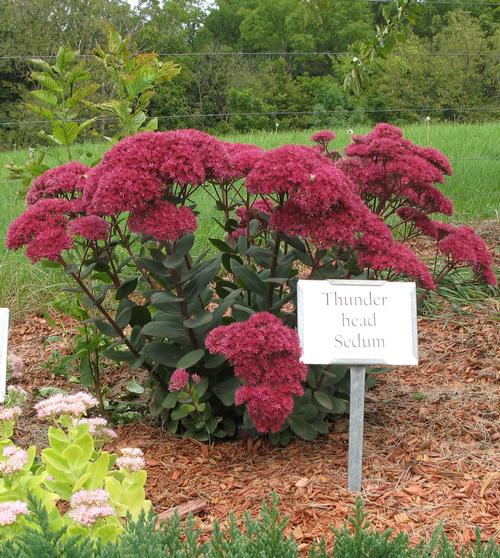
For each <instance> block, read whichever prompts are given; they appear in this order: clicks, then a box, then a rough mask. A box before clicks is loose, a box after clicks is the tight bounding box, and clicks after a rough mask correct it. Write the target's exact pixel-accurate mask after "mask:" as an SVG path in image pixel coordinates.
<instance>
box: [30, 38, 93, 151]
mask: <svg viewBox="0 0 500 558" xmlns="http://www.w3.org/2000/svg"><path fill="white" fill-rule="evenodd" d="M78 55H79V53H78V52H77V51H74V50H72V49H70V48H68V47H60V48H59V50H58V52H57V55H56V58H55V62H54V64H49V63H48V62H47V61H45V60H41V59H33V60H31V63H32V64H33V65H34V66H35V67H36V68H37V70H36V71H33V72H31V79H33V80H34V81H35V82H36V83H37V86H38V87H37V88H36V89H34V90H32V91H30V98H31V100H30V102H28V104H27V106H28V108H29V109H30V110H31V111H33V112H34V113H35V114H37V115H38V116H40V117H41V118H43V119H44V120H46V121H47V122H48V123H49V124H50V129H51V132H50V133H48V134H47V133H45V132H42V134H43V136H44V137H47V139H49V140H50V141H51V142H52V143H54V144H56V145H61V146H63V147H65V148H66V149H67V151H68V157H69V158H71V146H72V145H74V144H75V143H76V142H77V141H78V140H79V137H80V136H81V134H82V133H83V132H84V130H86V129H87V128H88V127H89V126H91V125H92V124H93V123H94V121H95V118H89V119H86V120H85V119H84V120H83V121H79V119H80V118H81V116H82V107H83V106H84V105H83V101H85V100H86V99H88V98H89V97H90V96H91V95H93V94H94V93H95V92H96V91H97V89H98V87H99V85H98V84H97V83H93V82H92V81H90V72H89V71H88V69H87V68H86V67H85V63H84V62H83V61H81V60H80V61H79V60H78Z"/></svg>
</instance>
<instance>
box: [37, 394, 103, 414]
mask: <svg viewBox="0 0 500 558" xmlns="http://www.w3.org/2000/svg"><path fill="white" fill-rule="evenodd" d="M97 404H98V402H97V399H96V398H95V397H93V396H92V395H90V394H88V393H86V392H84V391H79V392H77V393H74V394H71V395H65V394H63V393H58V394H56V395H53V396H52V397H49V398H48V399H44V400H43V401H40V403H37V404H36V405H35V409H36V412H37V416H38V418H45V417H56V416H60V415H70V416H73V417H81V416H82V415H84V414H85V413H86V412H87V410H88V409H90V408H92V407H96V406H97Z"/></svg>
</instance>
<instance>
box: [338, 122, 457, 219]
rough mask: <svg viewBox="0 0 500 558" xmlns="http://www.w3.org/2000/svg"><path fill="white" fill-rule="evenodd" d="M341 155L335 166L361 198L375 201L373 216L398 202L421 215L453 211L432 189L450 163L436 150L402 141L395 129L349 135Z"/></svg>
mask: <svg viewBox="0 0 500 558" xmlns="http://www.w3.org/2000/svg"><path fill="white" fill-rule="evenodd" d="M345 155H346V156H347V159H344V160H341V161H339V162H338V166H339V167H340V168H342V170H343V171H344V172H345V173H346V174H348V175H349V176H350V177H351V178H352V179H353V180H354V181H355V183H356V184H357V185H358V187H359V191H360V194H361V196H362V197H363V199H366V200H367V201H370V200H372V199H375V200H376V203H374V204H373V208H374V210H375V211H376V213H377V214H380V215H383V214H384V213H385V211H386V210H389V209H391V208H392V207H393V206H394V204H395V203H397V202H400V201H401V199H405V200H406V201H407V204H408V205H409V206H411V207H415V208H417V209H420V210H422V211H423V212H424V213H435V212H439V213H444V214H446V215H451V213H452V212H453V206H452V204H451V201H450V200H449V199H448V198H447V197H446V196H444V195H443V194H442V193H441V192H440V191H439V190H438V189H437V188H436V187H435V186H434V184H435V183H442V182H444V176H445V175H451V174H452V173H453V171H452V168H451V165H450V162H449V161H448V159H446V157H445V156H444V155H443V154H442V153H440V152H439V151H437V150H436V149H433V148H430V147H427V148H423V147H420V146H418V145H415V144H413V143H412V142H410V141H409V140H405V139H404V138H403V133H402V132H401V130H400V129H399V128H396V127H395V126H392V125H390V124H377V126H375V128H374V129H373V130H372V131H371V132H370V133H368V134H366V135H364V136H353V137H352V143H351V144H350V145H349V146H347V147H346V149H345Z"/></svg>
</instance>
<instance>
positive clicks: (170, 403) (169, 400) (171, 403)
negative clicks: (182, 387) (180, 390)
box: [161, 392, 177, 409]
mask: <svg viewBox="0 0 500 558" xmlns="http://www.w3.org/2000/svg"><path fill="white" fill-rule="evenodd" d="M176 405H177V393H176V392H170V393H169V394H168V395H167V396H166V397H165V399H164V400H163V403H162V404H161V406H162V408H163V409H173V408H174V407H175V406H176Z"/></svg>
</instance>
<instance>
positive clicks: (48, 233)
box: [6, 199, 73, 263]
mask: <svg viewBox="0 0 500 558" xmlns="http://www.w3.org/2000/svg"><path fill="white" fill-rule="evenodd" d="M71 210H72V205H71V202H69V201H67V200H62V199H42V200H40V201H38V202H36V203H35V204H33V205H30V206H28V208H27V209H26V211H25V212H24V213H23V214H22V215H20V216H19V217H17V219H15V220H14V221H13V222H12V223H11V225H10V227H9V230H8V232H7V240H6V245H7V248H9V249H11V250H18V249H19V248H21V247H22V246H27V250H26V255H27V256H28V258H29V259H30V260H31V261H32V262H33V263H35V262H37V261H39V260H41V259H42V258H49V259H51V260H56V259H57V258H58V257H59V256H60V255H61V253H62V252H63V251H64V250H68V249H69V248H71V247H72V245H73V242H72V238H71V236H70V235H69V234H68V233H67V231H66V227H67V225H68V217H67V215H66V214H67V213H70V212H71Z"/></svg>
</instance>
